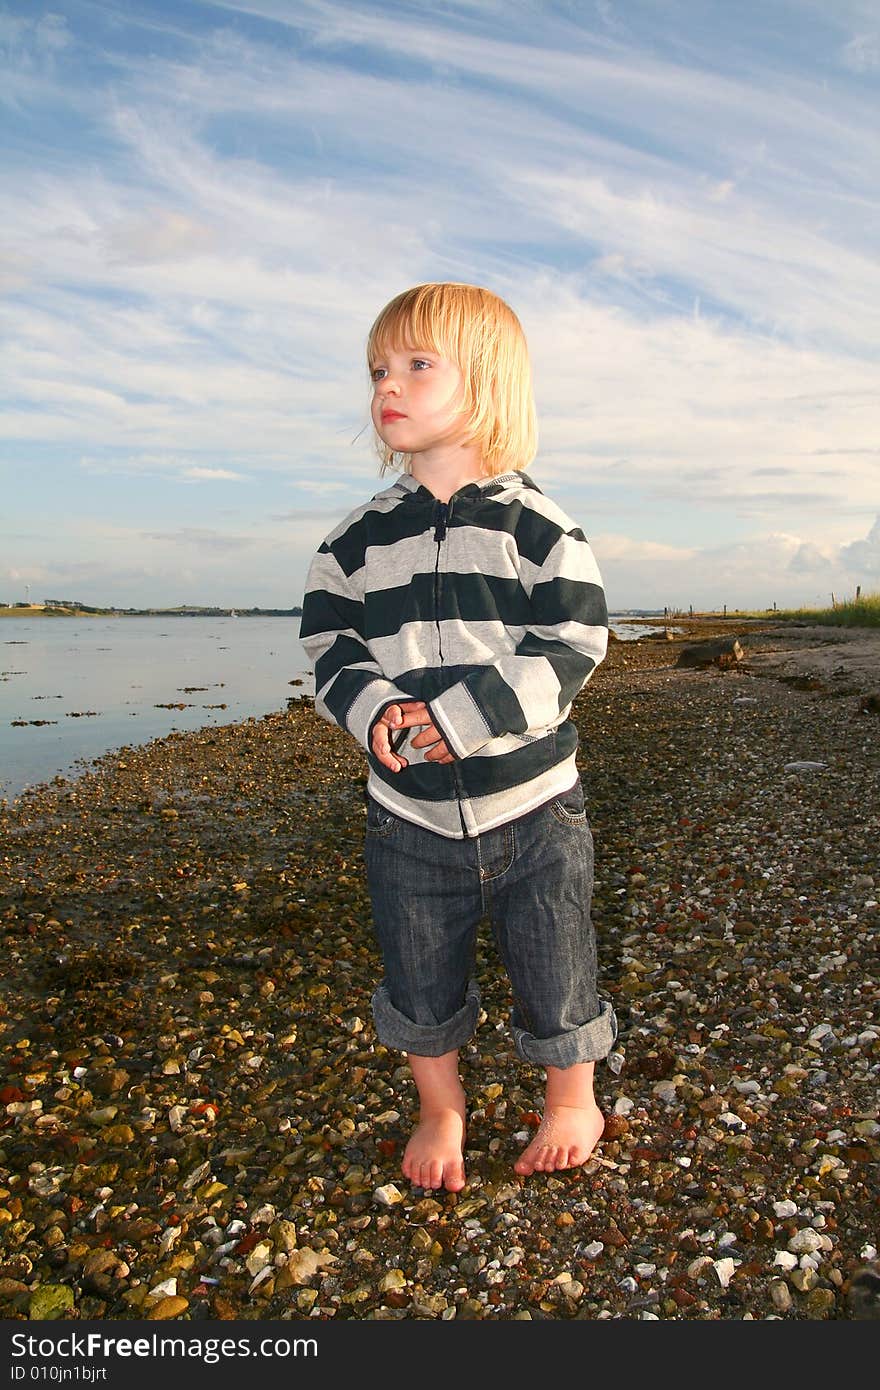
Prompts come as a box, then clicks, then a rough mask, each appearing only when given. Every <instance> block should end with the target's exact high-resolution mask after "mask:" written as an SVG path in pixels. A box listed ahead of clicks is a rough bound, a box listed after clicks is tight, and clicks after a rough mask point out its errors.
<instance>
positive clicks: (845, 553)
mask: <svg viewBox="0 0 880 1390" xmlns="http://www.w3.org/2000/svg"><path fill="white" fill-rule="evenodd" d="M840 555H841V560H842V561H843V564H844V566H845V568H846V570H847V572H848V573H849V574H851V575H853V576H854V577H855V578H856V579H857V580H862V579H864V580H875V579H880V516H878V517H877V520H876V521H875V522H874V525H873V526H872V527H871V530H870V531H869V532H868V535H867V536H866V538H865V539H864V540H862V541H853V543H852V544H851V545H845V546H843V547H842V548H841V552H840Z"/></svg>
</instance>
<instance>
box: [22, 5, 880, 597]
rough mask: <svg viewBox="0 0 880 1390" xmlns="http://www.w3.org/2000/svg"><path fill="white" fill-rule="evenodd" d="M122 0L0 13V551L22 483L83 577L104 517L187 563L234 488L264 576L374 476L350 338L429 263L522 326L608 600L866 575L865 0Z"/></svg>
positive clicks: (870, 196)
mask: <svg viewBox="0 0 880 1390" xmlns="http://www.w3.org/2000/svg"><path fill="white" fill-rule="evenodd" d="M134 8H135V12H134V13H132V12H130V11H128V10H124V9H114V8H113V7H112V6H111V5H109V4H104V3H102V4H97V5H92V6H90V7H89V9H88V12H86V10H85V9H82V10H80V9H77V8H75V7H71V8H70V9H69V11H67V10H66V11H65V14H64V15H63V16H62V15H58V14H57V13H55V12H53V11H52V10H51V8H50V7H49V8H47V9H46V10H45V11H44V12H40V11H39V10H34V8H33V7H32V6H31V5H27V6H25V5H24V4H21V3H16V2H15V0H14V3H13V4H12V6H11V7H10V11H9V13H7V14H5V15H3V16H0V50H3V51H5V53H6V64H7V69H8V72H7V76H8V78H9V81H8V82H7V83H6V84H5V85H4V87H3V90H4V92H5V97H4V98H3V100H5V102H6V109H7V116H8V118H9V119H8V121H7V126H8V129H9V131H10V137H9V138H8V139H7V140H6V141H5V144H4V150H3V151H2V152H0V161H2V163H0V167H5V169H6V171H7V173H8V175H9V176H8V177H7V178H6V179H5V181H4V188H3V192H2V195H0V215H2V217H3V225H4V228H5V231H6V236H5V243H6V245H5V248H4V250H3V251H2V253H0V283H2V284H3V285H4V287H5V289H6V298H5V301H4V303H3V305H2V307H0V331H2V332H3V334H4V337H5V340H6V343H7V347H6V350H5V352H4V375H5V395H6V401H5V408H4V411H3V412H2V417H0V450H2V454H0V457H2V458H4V459H6V460H7V465H6V466H7V467H9V468H10V469H12V470H14V472H15V477H16V480H17V483H18V486H17V489H16V492H17V494H18V495H19V496H20V499H21V500H20V503H19V504H17V505H20V507H21V513H20V520H18V521H16V519H15V518H16V516H17V515H18V514H17V513H14V514H13V518H12V525H11V527H10V541H9V544H10V545H11V546H13V548H15V549H16V553H15V554H14V555H12V556H11V563H10V567H11V568H15V569H17V570H23V567H24V568H26V566H27V564H36V563H38V561H37V560H36V559H35V557H34V554H33V544H34V543H28V544H30V545H31V551H30V553H28V551H27V544H26V543H25V541H24V540H23V539H22V540H20V541H19V540H16V539H15V537H16V536H18V535H21V536H22V537H23V535H24V532H25V530H26V529H27V521H28V519H29V518H31V517H32V516H33V514H34V513H35V512H37V513H39V512H40V510H41V509H42V510H43V511H45V509H46V508H47V507H50V508H51V507H52V506H53V505H54V506H57V507H58V509H59V511H62V510H63V514H64V515H65V517H66V518H67V519H68V520H69V519H70V517H71V516H72V515H77V514H78V515H79V516H80V519H81V523H82V530H81V531H80V532H78V533H77V535H78V540H76V542H75V543H78V544H81V545H83V546H89V545H92V543H94V545H95V546H96V547H97V551H96V552H95V553H100V554H102V555H103V554H105V550H104V549H102V547H109V548H108V549H107V550H106V565H107V570H106V573H107V575H108V582H109V575H110V574H111V573H113V574H115V575H117V577H118V575H119V574H120V573H121V570H122V568H123V566H122V565H121V564H120V563H119V561H118V559H117V558H116V557H115V552H114V553H113V554H111V550H112V549H113V547H114V546H115V545H116V544H120V545H121V544H122V542H121V541H120V542H117V541H110V540H109V539H108V537H107V535H106V534H104V535H102V534H101V533H100V526H101V525H103V524H105V523H108V524H110V525H111V526H115V527H116V528H117V534H118V535H121V534H122V533H124V532H130V534H128V536H127V540H126V542H125V544H127V545H128V546H134V547H135V548H136V549H137V548H138V547H144V548H143V551H142V553H141V552H138V553H139V554H140V555H141V558H142V560H143V564H144V567H145V572H146V571H150V572H152V571H151V566H152V565H153V557H152V553H151V549H150V548H151V547H156V546H158V545H160V544H161V545H162V547H163V549H167V546H168V544H169V543H168V542H167V541H166V540H163V541H161V542H160V541H159V540H158V539H157V538H158V537H159V536H162V537H166V538H167V537H168V536H169V535H170V536H172V537H174V541H173V544H175V545H177V546H178V547H180V551H181V555H183V554H184V553H185V554H186V555H187V557H188V558H187V564H189V565H190V566H191V570H190V571H189V572H191V573H192V574H195V575H197V574H198V573H199V569H198V566H199V565H200V564H202V563H204V564H205V565H207V566H208V568H207V569H205V571H204V582H205V583H210V584H214V583H216V582H217V580H218V576H217V574H216V573H215V572H214V570H213V569H212V568H211V563H212V562H211V559H210V557H211V556H212V555H214V554H216V553H217V552H218V549H219V548H220V547H219V545H213V544H212V542H211V540H210V539H209V537H210V536H211V535H213V534H214V531H215V529H216V533H217V535H219V536H220V537H221V538H222V537H223V536H225V529H224V526H223V525H221V524H220V523H221V521H222V516H221V512H220V508H222V507H224V506H227V505H228V498H227V496H226V493H225V489H226V487H227V486H230V487H231V485H232V484H235V485H236V486H238V487H239V494H238V495H239V496H241V497H247V499H248V506H249V507H252V508H253V509H254V510H253V513H252V514H251V515H249V516H248V518H247V528H245V529H246V531H247V534H248V535H250V534H251V529H250V528H253V534H254V535H255V536H256V535H258V534H259V533H260V528H261V526H264V527H265V528H267V533H268V536H269V544H268V546H267V548H266V551H265V554H264V555H261V556H259V557H258V559H257V560H256V563H257V564H258V565H261V566H262V567H263V568H262V571H261V580H260V582H261V583H262V584H263V585H264V586H265V588H266V589H267V590H268V589H270V588H271V586H272V585H275V586H276V587H277V588H278V589H279V590H286V589H287V587H288V583H289V582H291V583H292V582H296V583H300V582H301V577H302V575H303V574H304V570H305V565H306V564H307V561H308V546H310V545H311V544H312V543H313V542H316V541H317V540H319V539H320V530H319V528H320V525H321V524H322V519H325V520H327V521H328V527H329V525H330V524H332V522H333V521H334V520H336V519H338V518H339V517H341V515H343V514H344V512H345V511H346V510H347V509H348V508H349V507H351V506H353V505H355V504H356V503H357V502H358V501H361V500H363V499H364V498H365V497H366V496H367V495H369V492H370V491H372V490H375V489H376V488H377V487H378V486H380V485H381V484H380V480H379V479H378V476H377V471H376V462H375V456H374V453H373V451H372V446H371V440H370V432H369V430H365V431H364V432H363V433H361V431H362V430H364V426H365V424H366V422H367V419H368V415H367V386H366V380H365V374H364V371H363V364H362V354H363V343H364V338H365V335H366V331H367V328H368V326H369V323H370V322H371V320H372V318H373V317H374V315H375V313H376V312H377V310H378V309H379V308H380V307H381V305H382V304H383V303H384V302H385V301H386V300H387V299H388V298H389V297H390V296H391V295H392V294H394V293H396V292H397V291H398V290H399V289H401V288H403V287H404V286H406V285H407V284H411V283H415V282H417V281H419V280H425V279H434V278H440V279H467V280H477V281H480V282H482V283H487V284H489V285H490V286H491V287H492V288H493V289H496V290H498V291H499V292H500V293H502V294H503V295H504V296H505V297H507V298H508V299H509V300H510V301H511V302H512V303H513V304H514V306H515V307H516V309H517V311H518V312H519V313H520V316H521V318H522V320H523V323H524V325H525V327H526V330H527V333H528V337H529V340H530V344H531V347H532V352H533V358H534V363H535V377H536V386H537V393H538V402H539V409H540V418H541V440H542V447H541V453H540V456H539V459H538V461H537V463H536V465H535V469H534V476H535V478H536V480H537V481H538V482H539V483H540V484H541V485H543V486H546V487H547V488H548V490H549V491H552V492H554V494H558V495H559V497H560V500H561V501H563V503H564V505H566V506H567V507H568V508H569V510H571V511H572V512H574V513H575V514H576V515H577V516H578V517H579V518H580V519H583V520H584V523H585V524H586V525H587V528H588V529H590V530H592V531H597V530H598V529H599V527H601V528H603V530H604V531H605V532H606V533H607V536H609V537H614V538H615V540H614V544H613V547H612V551H610V552H609V557H608V563H609V564H610V565H611V566H612V577H613V579H614V582H615V585H616V586H617V587H618V591H619V593H620V602H621V603H624V604H625V606H632V605H633V604H634V603H638V602H639V599H640V595H641V594H642V593H643V592H644V591H645V589H646V587H650V584H651V574H652V566H653V567H654V570H653V573H655V574H658V573H663V574H665V575H669V576H670V580H669V584H670V587H674V585H675V583H679V584H680V585H684V586H685V587H686V588H687V589H688V590H689V591H691V590H693V591H696V590H697V589H698V588H699V586H700V583H704V584H705V585H707V586H708V585H709V584H710V582H712V581H713V580H714V577H715V576H717V574H718V572H719V566H720V565H722V561H721V560H719V556H721V557H727V558H726V559H723V564H725V565H726V564H728V563H729V575H730V579H729V585H730V586H734V587H735V586H736V585H738V586H739V589H740V591H741V592H742V593H743V595H744V596H745V594H746V589H747V588H749V587H750V586H751V588H761V589H762V590H763V589H764V587H765V580H764V578H763V577H762V576H763V571H762V569H761V566H762V565H763V564H764V559H760V560H759V559H758V557H769V559H770V561H772V564H773V565H775V566H776V567H777V571H778V572H779V573H780V574H784V575H786V576H787V579H786V582H789V580H790V581H791V582H792V583H795V582H799V583H801V584H802V585H803V586H804V587H805V588H807V587H809V585H810V583H811V582H812V581H813V579H814V577H815V580H816V583H819V581H820V579H821V582H822V583H823V584H824V578H823V577H822V576H824V575H825V573H826V571H827V568H828V565H829V564H830V565H831V566H832V568H833V567H837V570H838V571H841V569H842V567H843V569H845V566H844V556H849V560H850V561H851V562H852V563H855V562H856V561H858V560H859V558H860V557H861V559H862V560H863V561H864V564H865V565H867V566H869V567H870V565H871V564H872V563H873V561H872V558H871V557H872V555H873V551H872V550H871V549H870V546H868V542H867V541H865V540H864V539H861V538H862V537H864V535H865V528H866V526H867V524H868V521H869V519H870V517H872V516H873V515H874V514H875V513H876V512H877V511H878V510H880V479H878V475H877V469H876V457H877V453H876V450H877V446H876V439H877V432H878V424H880V420H878V406H877V399H878V396H877V386H878V372H877V349H876V345H877V342H878V329H880V323H878V318H880V308H878V306H880V271H878V267H877V260H876V254H875V235H876V232H875V228H876V218H877V213H878V202H880V195H878V185H877V178H876V157H875V151H874V145H875V143H876V142H875V137H874V134H873V131H874V126H875V112H874V111H873V109H872V108H873V97H872V94H871V89H870V85H869V82H868V78H869V77H870V75H871V73H872V72H873V70H874V67H875V66H876V55H877V46H876V45H877V26H876V22H874V20H873V19H872V6H871V5H870V4H866V3H860V0H845V3H842V4H841V6H839V7H838V6H835V7H834V12H833V14H832V13H831V12H830V9H829V7H827V6H823V5H822V4H821V3H820V0H798V3H793V0H778V3H777V5H776V6H775V7H774V11H773V15H772V16H771V15H768V13H767V11H766V7H764V6H760V5H754V6H752V5H747V6H746V7H745V14H743V13H741V7H736V10H737V17H736V20H734V18H733V15H732V12H728V11H727V9H726V7H717V11H715V12H713V16H712V17H711V19H710V18H708V17H707V16H705V15H704V20H705V22H702V21H701V23H699V24H697V23H695V22H694V17H693V8H692V6H690V5H688V4H684V3H680V0H670V3H669V5H668V6H664V7H662V11H661V9H660V8H658V7H652V6H643V7H638V9H635V8H633V7H627V6H624V7H620V6H614V5H610V4H603V5H599V6H597V7H596V8H595V10H593V9H590V10H587V9H586V8H585V7H577V6H575V7H573V6H570V5H567V4H564V3H554V2H553V0H550V3H547V4H541V5H537V4H535V3H532V2H531V0H524V2H523V3H522V4H518V5H516V6H509V5H503V4H500V3H499V4H494V3H489V0H479V2H478V3H465V0H450V4H448V5H446V6H444V7H442V8H435V9H431V10H426V8H425V7H424V6H423V5H421V4H417V3H408V2H407V0H403V3H401V5H400V6H398V8H397V10H396V11H395V14H394V16H393V22H389V17H388V16H387V15H385V14H384V13H381V12H379V11H377V10H376V8H375V7H373V6H370V5H366V4H358V3H346V0H303V2H302V3H300V4H298V5H296V6H290V5H288V4H285V3H282V2H281V0H225V3H221V0H216V2H215V3H212V4H211V5H210V6H208V5H201V4H198V3H197V4H195V5H194V6H192V7H189V8H188V9H187V10H186V11H180V10H178V9H174V10H171V9H169V7H167V6H165V5H160V4H158V3H153V2H152V0H147V2H146V3H145V4H142V5H139V6H137V7H134ZM24 174H26V176H23V175H24ZM72 460H73V461H74V462H73V463H72V462H71V461H72ZM47 476H51V478H52V481H53V486H52V487H51V488H49V489H47V488H46V486H45V480H46V478H47ZM147 480H150V481H151V486H150V488H149V489H148V490H145V485H146V482H147ZM245 482H246V483H247V484H248V486H247V489H244V488H241V487H240V484H242V483H245ZM181 484H188V485H190V486H188V487H182V486H181ZM316 497H318V498H322V497H326V498H327V508H328V510H327V512H324V511H321V510H318V509H316V508H315V505H314V503H315V498H316ZM190 498H191V499H192V500H191V501H190V500H189V499H190ZM196 499H198V505H199V506H200V507H201V508H202V513H203V514H202V515H201V516H199V515H198V514H197V501H196ZM334 503H338V508H337V509H336V510H335V511H334ZM145 507H146V508H148V509H149V510H148V512H147V513H146V514H145V513H144V508H145ZM181 508H182V509H183V513H184V514H183V515H182V516H181V515H180V509H181ZM77 509H82V510H81V511H79V512H78V511H77ZM258 510H259V515H258V514H257V512H258ZM163 513H164V514H165V515H174V516H175V519H176V521H177V520H179V522H180V524H179V526H176V527H175V528H174V529H173V530H171V531H169V530H168V529H167V528H166V526H165V525H164V516H163ZM99 517H100V518H101V522H100V523H99V522H98V520H97V518H99ZM135 517H137V518H139V519H141V520H142V521H143V523H144V524H143V526H142V527H140V528H138V527H137V526H134V525H132V521H133V519H134V518H135ZM294 519H295V520H296V521H297V522H298V523H299V524H298V525H296V526H295V527H294V528H293V529H294V531H295V537H294V538H293V540H292V539H291V525H292V521H293V520H294ZM594 520H595V521H598V522H599V527H597V526H595V525H593V524H592V522H593V521H594ZM202 522H204V530H202V527H201V523H202ZM215 523H216V527H215ZM50 529H51V528H50ZM200 536H202V539H201V540H200V539H199V537H200ZM87 537H91V538H92V540H89V539H86V538H87ZM282 537H283V543H282ZM780 537H782V538H783V539H780ZM691 539H692V540H693V544H691ZM627 544H629V546H630V547H631V548H630V549H629V550H627V549H626V545H627ZM285 546H286V547H287V549H286V550H285V548H284V547H285ZM651 546H656V547H659V548H658V549H651V548H650V547H651ZM740 546H744V547H746V551H740V550H738V549H737V547H740ZM865 546H868V550H864V549H860V547H865ZM615 547H616V548H615ZM646 547H647V548H646ZM664 547H666V548H668V550H669V552H670V553H669V554H668V555H667V554H666V551H665V549H664ZM749 547H752V549H751V550H749ZM829 547H830V550H829ZM846 547H849V550H847V549H846ZM238 550H239V551H240V553H241V554H242V556H244V555H245V553H246V554H247V561H248V565H251V564H252V563H253V562H254V558H255V557H254V553H253V547H252V546H251V543H250V541H247V542H245V543H243V544H242V545H241V546H240V547H238ZM746 552H747V553H748V555H749V557H750V558H749V560H748V562H747V563H739V562H740V561H742V560H743V556H744V554H746ZM90 553H92V552H91V551H90ZM225 553H226V555H227V557H228V558H227V572H228V570H229V567H233V573H234V572H235V571H234V566H235V565H236V563H237V561H236V559H235V555H236V546H235V545H234V544H231V543H230V544H229V545H228V546H227V550H226V552H225ZM664 556H665V558H664ZM795 556H799V559H797V560H796V562H795V561H794V559H793V557H795ZM39 563H43V560H42V559H40V561H39ZM627 565H629V569H628V570H627ZM240 573H241V579H242V582H244V581H245V579H246V578H247V577H248V576H249V570H248V568H247V567H245V566H244V564H243V567H242V569H241V572H240ZM725 573H727V571H725ZM846 573H847V574H849V571H848V570H847V571H846ZM618 576H619V582H618ZM676 576H678V578H676ZM735 576H736V577H735ZM96 582H97V581H96ZM114 582H117V581H114ZM118 582H120V583H121V582H122V581H121V580H118ZM126 582H127V581H126ZM132 582H134V581H132ZM151 582H153V581H152V580H151ZM173 582H174V583H175V584H176V583H177V582H178V580H177V579H176V578H175V579H174V580H173ZM766 582H769V578H768V580H767V581H766ZM857 582H858V581H857ZM96 596H97V597H101V598H105V599H106V598H109V597H110V596H108V595H107V594H106V593H102V594H101V595H96ZM0 597H2V595H0ZM84 597H87V596H85V595H84ZM156 597H157V596H156V595H155V594H151V595H150V599H151V601H155V599H156ZM695 598H696V595H695ZM646 601H647V600H646ZM670 601H672V602H676V601H678V600H677V599H675V598H674V597H673V598H671V600H670ZM700 601H702V600H700ZM733 601H734V599H733V598H731V602H733Z"/></svg>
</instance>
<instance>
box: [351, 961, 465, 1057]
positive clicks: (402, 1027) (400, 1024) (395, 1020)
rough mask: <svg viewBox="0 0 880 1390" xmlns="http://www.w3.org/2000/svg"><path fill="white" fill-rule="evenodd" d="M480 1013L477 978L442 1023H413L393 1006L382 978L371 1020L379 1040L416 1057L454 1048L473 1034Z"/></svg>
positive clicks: (376, 993) (452, 1050)
mask: <svg viewBox="0 0 880 1390" xmlns="http://www.w3.org/2000/svg"><path fill="white" fill-rule="evenodd" d="M479 1013H480V988H479V985H478V984H477V982H476V980H471V981H470V983H469V984H468V987H467V990H466V991H465V997H464V1003H463V1004H462V1006H461V1008H460V1009H459V1010H458V1012H457V1013H454V1014H453V1015H452V1017H451V1018H447V1019H446V1020H445V1022H443V1023H413V1021H412V1019H411V1018H407V1016H406V1014H402V1013H401V1012H400V1010H399V1009H395V1007H394V1005H393V1004H392V1002H391V996H390V995H389V993H388V988H387V986H386V984H385V982H384V981H383V982H382V984H380V985H379V987H378V989H377V990H376V991H375V993H374V995H373V1021H374V1023H375V1025H376V1036H377V1037H378V1039H379V1041H380V1043H383V1044H384V1046H385V1047H393V1048H396V1049H397V1050H398V1051H400V1052H412V1053H413V1055H414V1056H416V1057H442V1056H443V1054H444V1053H446V1052H454V1051H455V1050H456V1049H457V1048H459V1047H461V1046H462V1045H463V1044H464V1043H466V1042H468V1041H469V1039H470V1038H472V1037H473V1035H474V1033H475V1031H476V1027H477V1018H478V1017H479Z"/></svg>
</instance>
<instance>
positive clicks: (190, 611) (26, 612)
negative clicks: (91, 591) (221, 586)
mask: <svg viewBox="0 0 880 1390" xmlns="http://www.w3.org/2000/svg"><path fill="white" fill-rule="evenodd" d="M301 617H302V609H301V608H196V607H190V606H186V607H182V608H65V607H64V606H62V605H57V606H56V605H52V606H50V607H48V608H47V607H45V606H44V605H43V604H32V605H30V606H29V607H15V608H0V618H301Z"/></svg>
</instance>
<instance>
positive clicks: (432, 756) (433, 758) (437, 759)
mask: <svg viewBox="0 0 880 1390" xmlns="http://www.w3.org/2000/svg"><path fill="white" fill-rule="evenodd" d="M425 759H426V761H428V762H432V763H451V762H452V754H451V753H450V751H449V749H448V748H447V747H446V744H445V743H444V742H443V740H442V739H441V740H440V742H439V743H437V744H435V746H434V747H433V748H432V749H431V751H430V753H426V754H425Z"/></svg>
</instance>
